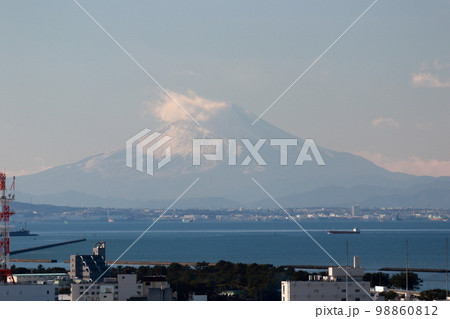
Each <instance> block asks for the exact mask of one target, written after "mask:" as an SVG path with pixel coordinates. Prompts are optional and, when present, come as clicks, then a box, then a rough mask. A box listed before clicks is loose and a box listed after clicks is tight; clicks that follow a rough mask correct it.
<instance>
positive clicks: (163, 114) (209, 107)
mask: <svg viewBox="0 0 450 319" xmlns="http://www.w3.org/2000/svg"><path fill="white" fill-rule="evenodd" d="M168 92H169V94H170V95H171V96H172V97H173V99H172V98H171V97H169V96H168V95H167V94H164V95H161V100H160V101H158V102H156V103H149V106H150V108H151V109H150V112H151V113H152V114H154V115H155V116H157V117H158V119H160V120H161V121H163V122H176V121H179V120H191V119H190V117H189V115H188V114H187V113H186V111H187V112H188V113H189V114H190V115H191V116H192V117H193V118H195V120H196V121H199V122H204V121H207V120H208V119H209V118H210V117H211V116H212V115H214V113H215V112H216V111H217V110H219V109H221V108H224V107H227V106H229V104H228V103H226V102H217V101H212V100H208V99H206V98H203V97H201V96H199V95H198V94H197V93H195V92H194V91H192V90H189V91H188V92H187V94H186V95H184V94H181V93H177V92H173V91H168ZM174 99H175V100H176V101H177V102H178V104H179V105H178V104H177V103H176V102H175V101H174ZM180 106H181V107H180Z"/></svg>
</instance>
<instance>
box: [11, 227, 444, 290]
mask: <svg viewBox="0 0 450 319" xmlns="http://www.w3.org/2000/svg"><path fill="white" fill-rule="evenodd" d="M150 224H151V221H141V222H126V221H116V222H114V223H108V222H100V221H78V222H77V221H73V222H70V223H69V224H64V223H63V222H39V223H38V222H36V223H28V225H27V226H28V228H29V229H30V231H31V232H32V233H37V234H39V236H36V237H12V238H11V250H15V249H22V248H28V247H33V246H38V245H45V244H50V243H56V242H61V241H66V240H72V239H78V238H82V237H85V238H86V239H87V241H85V242H81V243H76V244H70V245H66V246H59V247H53V248H49V249H44V250H38V251H33V252H27V253H21V254H16V255H13V256H11V258H27V259H56V260H57V261H58V262H57V263H56V264H46V265H44V266H45V267H50V266H52V265H53V266H63V267H68V264H65V263H64V261H65V260H68V259H69V256H70V255H71V254H77V253H78V254H89V253H91V251H92V246H93V245H94V244H95V243H96V242H97V241H105V242H106V247H107V259H108V260H115V259H116V258H118V257H119V256H120V255H121V254H122V253H123V252H124V251H125V250H126V249H127V248H128V247H129V246H130V245H131V244H132V243H133V242H134V241H135V240H136V239H137V238H138V237H139V235H141V234H142V232H143V231H145V229H146V228H147V227H148V226H149V225H150ZM300 224H301V225H302V226H303V227H304V228H305V229H306V230H308V232H309V233H310V235H311V236H312V237H314V239H315V240H316V241H317V242H318V243H319V244H320V245H321V246H322V247H323V248H324V249H325V250H326V251H327V252H328V253H329V254H330V255H331V256H333V258H335V260H336V261H337V262H339V263H340V264H341V265H345V263H346V248H345V246H346V241H348V245H349V255H350V258H349V260H350V263H351V256H353V255H358V256H360V257H361V266H362V267H364V268H365V269H366V271H367V272H374V271H378V270H379V269H380V268H382V267H405V264H406V241H408V246H409V249H408V252H409V258H408V263H409V267H411V268H445V267H446V253H445V238H446V237H450V223H449V222H442V221H428V220H420V221H419V220H401V221H391V222H383V223H380V222H376V221H362V220H358V221H356V220H304V221H301V222H300ZM355 226H356V227H358V228H359V229H360V230H361V234H359V235H354V234H350V235H328V234H327V231H328V230H330V229H345V230H351V229H352V228H353V227H355ZM121 260H131V261H144V260H145V261H171V262H198V261H207V262H217V261H219V260H227V261H231V262H242V263H261V264H262V263H264V264H273V265H292V264H294V265H299V264H301V265H305V264H308V265H333V264H334V263H333V262H332V260H331V258H330V257H329V256H327V254H326V253H325V252H324V251H323V250H322V249H321V248H319V247H318V245H317V244H316V243H315V242H314V241H313V240H312V239H311V238H310V237H309V236H308V235H307V234H305V233H304V232H303V231H302V230H301V229H299V227H298V226H297V225H296V224H295V223H294V222H292V221H290V220H286V221H270V222H217V221H195V222H192V223H181V222H175V221H159V222H157V223H156V224H155V225H154V226H153V227H152V228H151V229H150V230H149V231H148V232H147V233H146V234H145V235H144V236H142V238H141V239H140V240H139V241H137V242H136V244H135V245H134V246H133V247H132V248H131V249H129V251H128V252H127V253H126V254H125V255H124V256H123V257H122V258H121ZM16 266H24V267H35V266H36V265H35V264H30V263H19V264H16ZM419 276H420V277H421V278H423V279H424V284H423V286H422V289H433V288H445V274H443V273H420V274H419Z"/></svg>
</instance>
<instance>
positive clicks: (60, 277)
mask: <svg viewBox="0 0 450 319" xmlns="http://www.w3.org/2000/svg"><path fill="white" fill-rule="evenodd" d="M13 278H14V282H15V283H16V284H43V283H50V282H51V283H57V282H60V281H67V280H68V279H69V275H68V274H66V273H43V274H14V275H13Z"/></svg>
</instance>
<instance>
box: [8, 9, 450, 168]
mask: <svg viewBox="0 0 450 319" xmlns="http://www.w3.org/2000/svg"><path fill="white" fill-rule="evenodd" d="M372 2H373V1H346V2H339V3H330V2H326V1H305V2H302V3H298V2H297V1H290V2H283V3H282V4H280V3H279V2H276V1H273V2H264V3H261V2H258V1H246V2H243V3H242V2H214V3H210V2H206V1H199V2H195V3H185V2H183V1H170V2H158V3H153V2H151V3H150V2H144V1H137V2H132V3H126V5H125V4H124V3H123V2H120V1H98V2H95V3H91V2H88V1H80V3H81V4H83V6H85V7H86V9H87V10H89V12H90V13H91V14H92V15H93V16H94V17H95V18H96V19H98V21H99V22H100V23H101V24H102V25H103V26H104V27H105V28H106V29H107V30H108V31H109V32H110V33H111V34H112V35H113V36H114V37H115V38H116V39H117V40H118V41H119V42H120V43H121V44H122V45H123V46H124V47H125V48H126V49H127V50H128V51H129V52H130V53H131V54H133V56H134V57H135V58H136V59H137V60H138V61H139V62H140V63H141V64H142V65H143V66H144V67H145V68H146V69H147V70H149V72H150V73H151V74H152V75H153V76H154V77H155V78H156V79H157V80H158V81H159V82H160V83H161V84H162V85H163V86H164V87H165V88H166V89H168V90H170V91H172V92H174V93H176V94H177V95H178V96H180V97H183V96H192V95H190V94H191V93H190V92H191V91H192V92H195V96H198V97H199V98H202V99H204V100H205V101H213V102H215V103H219V104H220V103H222V102H232V103H234V104H237V105H240V106H242V107H244V108H245V109H247V110H249V111H250V112H252V113H254V114H255V115H256V116H259V115H260V114H261V113H262V112H263V111H264V110H265V109H266V108H267V107H268V106H269V105H270V104H271V103H272V102H273V101H274V99H276V98H277V97H278V96H279V95H280V94H281V93H282V92H283V91H284V90H285V89H286V88H287V87H288V86H289V85H290V84H291V83H292V82H293V81H294V80H295V79H296V78H297V77H298V76H299V75H300V74H301V73H302V72H303V71H304V70H305V69H306V68H307V67H308V65H310V64H311V62H313V61H314V59H315V58H316V57H317V56H318V55H319V54H321V53H322V52H323V50H325V49H326V48H327V47H328V46H329V45H330V44H331V43H332V42H333V41H334V40H335V39H336V38H337V37H338V36H339V35H340V34H341V33H342V32H343V31H344V30H345V29H346V28H347V27H348V26H349V25H350V24H351V23H352V22H353V21H354V20H355V19H356V17H358V15H360V14H361V12H363V11H364V10H365V9H366V8H367V7H368V6H369V5H370V4H371V3H372ZM449 9H450V3H447V2H445V1H433V2H423V1H396V2H388V1H379V2H378V3H376V4H375V5H374V6H373V8H371V10H370V11H368V12H367V14H366V15H365V16H364V17H363V18H362V19H361V20H360V21H358V23H357V24H355V26H354V27H353V28H352V29H351V30H349V32H348V33H347V34H346V35H345V36H343V37H342V39H341V40H340V41H339V42H338V43H336V45H335V46H334V47H333V48H331V49H330V51H329V52H328V53H327V54H326V55H325V56H324V57H323V58H322V59H321V60H320V61H319V62H318V63H317V64H316V65H315V66H314V67H313V68H312V69H311V70H310V71H309V72H308V74H306V75H305V76H304V77H303V78H302V79H301V80H300V81H299V82H298V83H297V84H296V85H295V86H293V87H292V89H291V90H289V92H287V93H286V95H285V96H283V97H282V98H281V99H280V101H279V102H278V103H277V104H276V105H275V106H274V107H273V108H272V109H271V110H270V111H269V112H267V113H266V114H265V115H264V116H263V119H264V120H266V121H268V122H270V123H272V124H274V125H275V126H278V127H280V128H282V129H283V130H286V131H288V132H290V133H292V134H294V135H296V136H299V137H300V138H314V140H315V142H316V143H317V144H318V145H320V146H323V147H326V148H329V149H333V150H337V151H347V152H351V153H354V154H358V155H361V156H363V157H365V158H367V159H369V160H371V161H373V162H374V163H375V164H377V165H379V166H381V167H384V168H386V169H388V170H392V171H400V172H405V173H409V174H415V175H432V176H443V175H445V176H449V175H450V148H449V147H447V145H448V136H450V126H449V125H448V122H449V119H450V107H449V105H448V104H449V102H448V101H450V99H449V98H450V60H449V56H450V55H449V53H450V52H449V51H450V47H449V46H448V43H447V41H445V39H448V38H449V37H450V21H448V18H447V12H449ZM0 27H1V28H2V29H3V30H5V32H4V41H2V42H1V43H0V59H1V60H2V61H4V62H3V63H2V64H1V65H0V72H1V74H2V75H3V76H1V77H0V90H1V94H0V111H1V113H0V114H1V116H2V125H0V134H1V135H2V136H3V140H2V161H1V163H0V165H1V166H2V167H0V168H1V169H6V171H7V172H8V173H9V174H15V175H23V174H28V173H32V172H37V171H41V170H44V169H46V168H50V167H54V166H58V165H63V164H68V163H72V162H75V161H78V160H80V159H82V158H85V157H88V156H92V155H95V154H99V153H103V152H106V151H109V150H111V149H114V148H118V147H122V146H123V144H124V142H125V140H126V139H127V138H128V137H129V136H132V135H133V134H135V133H136V132H137V131H139V130H141V129H143V128H145V127H149V128H151V129H154V130H156V129H157V128H158V127H159V126H160V125H161V119H163V120H164V117H163V116H159V117H157V116H155V112H156V113H158V110H159V111H161V109H160V108H158V106H160V104H161V97H162V96H163V95H162V94H163V93H162V91H161V90H160V89H159V88H158V87H157V86H156V85H155V83H154V82H152V81H151V80H150V79H149V78H148V77H147V76H146V75H145V74H144V73H143V72H142V70H140V69H139V68H138V67H136V65H135V64H134V63H133V62H132V61H131V60H130V59H129V58H128V57H127V56H126V55H125V54H124V53H123V52H122V51H121V50H120V48H118V47H117V45H116V44H114V43H113V42H112V41H111V39H109V38H108V37H107V36H106V35H105V34H104V33H103V31H102V30H100V28H98V26H96V25H95V24H94V23H93V22H92V21H91V20H90V19H89V18H88V17H87V16H86V14H85V13H84V12H83V11H82V10H80V8H78V7H77V6H76V4H75V3H73V2H72V1H61V2H52V1H44V2H39V3H34V2H28V1H14V2H7V3H2V4H0ZM159 115H161V113H160V114H159ZM166 120H167V119H166ZM255 125H257V124H255Z"/></svg>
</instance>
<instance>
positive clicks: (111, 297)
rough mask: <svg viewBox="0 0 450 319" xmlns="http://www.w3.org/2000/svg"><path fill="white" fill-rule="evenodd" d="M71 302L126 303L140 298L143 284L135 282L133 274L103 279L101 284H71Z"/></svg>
mask: <svg viewBox="0 0 450 319" xmlns="http://www.w3.org/2000/svg"><path fill="white" fill-rule="evenodd" d="M70 288H71V300H72V301H75V300H80V301H126V300H129V299H131V298H141V297H142V296H143V295H144V294H143V284H142V283H139V282H137V280H136V275H135V274H122V275H118V276H117V278H105V279H104V280H103V282H96V283H94V284H92V283H91V282H81V283H72V285H71V287H70Z"/></svg>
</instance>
